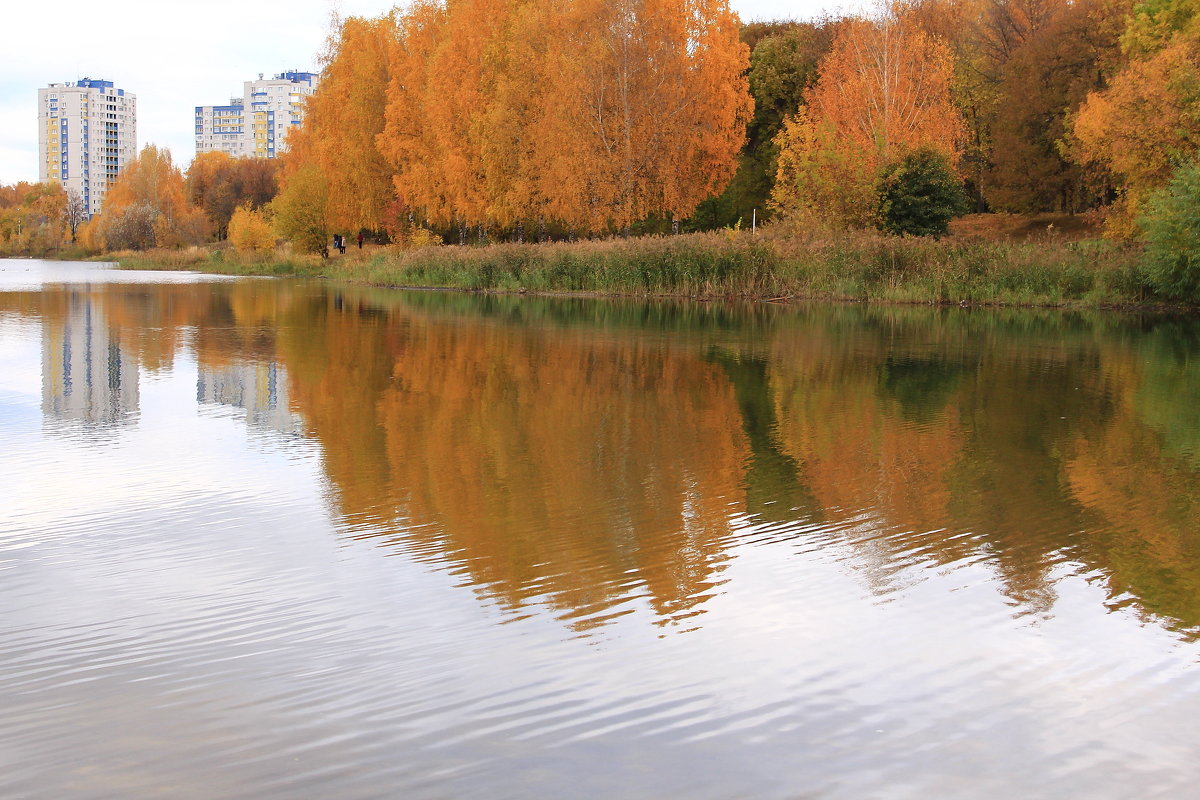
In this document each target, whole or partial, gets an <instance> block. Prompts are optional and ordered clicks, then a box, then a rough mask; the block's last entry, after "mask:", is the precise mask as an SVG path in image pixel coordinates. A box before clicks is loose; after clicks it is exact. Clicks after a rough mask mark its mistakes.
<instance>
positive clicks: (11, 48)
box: [0, 0, 863, 184]
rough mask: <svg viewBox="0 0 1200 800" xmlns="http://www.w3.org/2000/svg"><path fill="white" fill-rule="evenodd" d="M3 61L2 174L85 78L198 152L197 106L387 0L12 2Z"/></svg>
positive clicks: (305, 61) (302, 57) (765, 13)
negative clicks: (40, 101)
mask: <svg viewBox="0 0 1200 800" xmlns="http://www.w3.org/2000/svg"><path fill="white" fill-rule="evenodd" d="M6 5H7V8H6V9H5V12H4V17H5V28H6V30H5V40H6V41H5V43H4V45H3V49H2V50H0V52H3V64H2V67H3V69H0V184H11V183H15V182H16V181H21V180H25V181H36V180H37V177H38V168H37V158H38V156H37V90H38V88H39V87H42V86H47V85H49V84H50V83H57V82H61V81H70V80H78V79H79V78H84V77H88V78H99V79H103V80H109V81H112V82H113V83H115V84H116V86H117V87H118V88H121V89H124V90H125V91H127V92H132V93H133V94H135V95H137V99H138V121H137V122H138V131H137V133H138V137H137V138H138V147H139V148H140V147H142V146H144V145H146V144H156V145H159V146H160V147H163V146H165V147H167V148H169V149H170V150H171V153H172V154H173V155H174V157H175V162H176V163H177V164H179V165H181V166H186V165H187V164H188V162H190V161H191V160H192V157H193V156H194V155H195V144H194V139H193V130H192V118H193V113H194V111H195V107H196V106H199V105H216V104H223V103H227V102H229V98H230V97H232V96H234V95H240V94H241V92H242V81H245V80H250V79H253V78H256V77H257V76H258V73H260V72H261V73H263V74H267V75H269V74H272V73H278V72H283V71H285V70H288V69H300V70H311V69H315V68H316V53H317V51H318V50H320V48H321V46H322V43H323V42H324V39H325V35H326V32H327V31H328V29H329V19H330V14H331V12H332V11H333V10H334V8H335V7H336V8H337V10H338V12H339V13H340V14H341V15H342V16H350V15H365V16H376V15H378V14H380V13H382V12H383V11H385V10H386V9H388V8H390V7H391V6H392V5H393V3H390V2H387V0H336V2H331V0H292V2H289V3H286V4H285V3H274V2H272V3H266V2H261V1H260V0H238V1H235V0H206V2H202V3H196V4H186V5H185V4H178V5H177V4H175V3H154V4H150V3H145V2H141V0H137V1H136V2H135V0H108V2H105V3H103V4H101V5H97V4H95V3H93V2H82V1H81V0H62V1H61V2H41V1H40V0H14V2H12V3H9V4H6ZM731 5H732V6H733V8H734V10H735V11H737V12H738V13H739V14H740V15H741V17H742V19H743V20H763V19H808V18H811V17H814V16H817V15H819V14H820V13H821V12H822V11H825V10H830V11H833V10H837V9H839V8H843V9H845V8H857V7H860V6H862V5H863V0H791V1H790V2H789V1H788V0H731Z"/></svg>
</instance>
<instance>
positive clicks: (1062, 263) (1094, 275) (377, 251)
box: [108, 225, 1156, 307]
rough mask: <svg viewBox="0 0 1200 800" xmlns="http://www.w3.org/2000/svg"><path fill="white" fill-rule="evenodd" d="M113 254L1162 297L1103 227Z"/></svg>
mask: <svg viewBox="0 0 1200 800" xmlns="http://www.w3.org/2000/svg"><path fill="white" fill-rule="evenodd" d="M108 258H109V259H111V260H118V261H120V263H121V265H122V266H127V267H134V268H157V269H162V268H183V269H199V270H203V271H208V272H222V273H228V274H244V275H301V276H320V277H327V278H337V279H344V280H349V281H353V282H359V283H367V284H371V285H376V286H395V287H400V286H404V287H423V288H450V289H462V290H469V291H489V292H540V293H559V292H567V293H601V294H619V295H632V296H677V297H693V298H702V299H718V298H747V299H758V300H792V299H825V300H852V301H878V302H900V303H940V304H947V303H958V304H970V305H1038V306H1063V305H1070V306H1093V307H1095V306H1108V305H1121V306H1126V305H1147V304H1155V302H1156V298H1154V296H1153V295H1152V293H1151V292H1150V291H1149V290H1148V288H1147V285H1146V282H1145V280H1144V277H1143V272H1142V268H1141V265H1140V262H1141V249H1140V248H1139V247H1134V246H1128V245H1119V244H1114V243H1111V242H1105V241H1100V240H1083V241H1054V240H1048V241H1035V242H993V241H986V240H981V239H968V238H958V237H948V238H945V239H942V240H933V239H921V238H898V237H892V236H885V235H882V234H878V233H874V232H831V231H824V230H812V229H810V230H801V229H797V228H788V227H786V226H783V225H776V226H773V227H768V228H765V229H763V230H760V231H759V232H757V233H750V232H742V231H736V232H735V231H720V232H715V233H697V234H685V235H679V236H656V237H641V238H630V239H621V238H613V239H603V240H591V241H578V242H559V243H546V244H492V245H487V246H483V247H472V246H442V247H427V248H422V249H414V250H406V249H400V248H395V247H372V248H367V249H365V250H357V249H351V250H348V251H347V253H346V254H345V255H340V254H335V255H333V256H332V257H330V258H329V259H322V258H320V257H319V256H315V255H299V254H292V253H290V252H288V251H287V250H286V249H282V248H281V249H280V250H277V251H275V252H274V253H268V254H265V255H262V254H260V255H246V254H239V253H237V252H236V251H234V250H232V249H229V248H224V249H205V248H190V249H187V250H180V251H166V252H157V251H155V252H149V253H139V254H115V255H110V256H109V257H108Z"/></svg>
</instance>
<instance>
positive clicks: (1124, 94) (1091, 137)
mask: <svg viewBox="0 0 1200 800" xmlns="http://www.w3.org/2000/svg"><path fill="white" fill-rule="evenodd" d="M1075 137H1076V139H1077V140H1078V142H1079V146H1080V157H1081V158H1082V159H1084V160H1090V161H1096V162H1099V163H1101V164H1103V165H1105V166H1107V167H1108V168H1109V169H1111V170H1112V171H1113V172H1115V173H1116V174H1117V175H1118V176H1120V178H1121V179H1122V181H1123V184H1124V188H1125V190H1126V198H1125V200H1126V204H1127V208H1126V211H1127V212H1128V214H1129V216H1132V215H1133V214H1134V213H1136V209H1137V205H1138V202H1139V201H1140V200H1141V199H1142V198H1144V197H1145V196H1146V195H1147V194H1148V193H1149V192H1151V191H1153V190H1154V189H1157V188H1159V187H1161V186H1163V185H1165V184H1166V183H1167V181H1168V180H1169V179H1170V177H1171V175H1172V173H1173V172H1174V170H1175V167H1176V166H1177V165H1178V163H1179V162H1180V161H1181V160H1184V159H1187V158H1190V157H1191V156H1193V155H1194V154H1195V153H1196V151H1197V149H1198V148H1200V46H1198V45H1197V43H1195V42H1193V41H1190V40H1188V39H1186V38H1184V37H1179V38H1177V39H1176V41H1175V42H1174V43H1173V44H1171V45H1170V46H1169V47H1166V48H1165V49H1163V50H1160V51H1159V52H1157V53H1156V54H1154V55H1153V56H1150V57H1149V58H1146V59H1144V60H1139V61H1134V62H1133V63H1131V64H1130V65H1129V66H1128V67H1126V69H1125V70H1123V71H1122V72H1121V73H1119V74H1118V75H1117V76H1116V77H1115V78H1114V79H1113V80H1112V82H1111V84H1110V85H1109V87H1108V89H1107V90H1105V91H1103V92H1093V93H1092V94H1089V95H1088V98H1087V100H1086V102H1085V103H1084V105H1083V107H1082V108H1081V109H1080V111H1079V115H1078V116H1077V118H1076V119H1075ZM1114 230H1115V232H1122V231H1124V232H1128V229H1122V228H1120V227H1119V226H1118V227H1117V228H1115V229H1114Z"/></svg>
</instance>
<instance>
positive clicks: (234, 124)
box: [195, 71, 319, 158]
mask: <svg viewBox="0 0 1200 800" xmlns="http://www.w3.org/2000/svg"><path fill="white" fill-rule="evenodd" d="M318 80H319V76H318V75H317V74H316V73H313V72H296V71H291V72H283V73H280V74H278V75H276V76H275V77H274V78H268V79H265V80H264V79H263V77H262V75H259V76H258V80H256V81H246V82H245V83H244V84H243V96H242V97H234V98H232V99H231V100H230V101H229V105H227V106H196V120H195V121H196V155H200V154H201V153H209V152H212V151H213V150H223V151H225V152H226V153H229V154H230V155H232V156H235V157H239V158H275V157H276V156H278V155H280V154H282V153H283V152H284V151H286V150H287V135H288V132H289V131H290V130H291V129H292V128H293V127H295V126H298V125H300V123H301V122H303V121H304V101H305V100H306V99H307V98H308V97H309V96H310V95H311V94H312V93H313V92H314V91H316V88H317V82H318Z"/></svg>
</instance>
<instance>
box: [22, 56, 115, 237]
mask: <svg viewBox="0 0 1200 800" xmlns="http://www.w3.org/2000/svg"><path fill="white" fill-rule="evenodd" d="M38 148H39V152H40V154H41V161H40V163H39V164H38V180H41V181H58V182H59V183H61V184H62V185H63V187H65V188H66V190H67V191H68V192H74V193H76V194H78V196H79V197H80V198H81V199H82V200H83V204H84V208H85V209H86V214H87V216H88V217H89V218H90V217H92V216H94V215H96V214H99V213H100V208H101V206H102V204H103V203H104V195H105V193H107V192H108V190H109V188H110V187H111V186H112V184H113V181H115V180H116V178H117V173H119V172H120V171H121V169H122V168H123V167H124V166H125V164H126V163H128V162H129V161H130V160H131V159H132V158H133V157H134V156H135V155H136V154H137V97H135V96H134V95H132V94H129V93H128V92H126V91H125V90H124V89H118V88H116V87H115V86H113V84H112V81H100V80H92V79H91V78H83V79H82V80H78V81H67V82H65V83H52V84H50V85H49V86H48V87H46V88H44V89H38Z"/></svg>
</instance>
